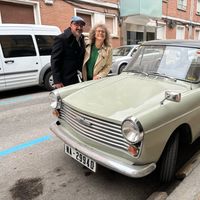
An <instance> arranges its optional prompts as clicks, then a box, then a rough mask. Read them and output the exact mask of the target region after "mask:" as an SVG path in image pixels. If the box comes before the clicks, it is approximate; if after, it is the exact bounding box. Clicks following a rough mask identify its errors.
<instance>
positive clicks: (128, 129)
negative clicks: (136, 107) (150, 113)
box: [122, 117, 144, 143]
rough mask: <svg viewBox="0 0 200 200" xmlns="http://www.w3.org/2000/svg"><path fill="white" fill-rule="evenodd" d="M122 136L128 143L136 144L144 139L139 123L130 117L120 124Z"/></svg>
mask: <svg viewBox="0 0 200 200" xmlns="http://www.w3.org/2000/svg"><path fill="white" fill-rule="evenodd" d="M122 134H123V135H124V137H125V139H126V140H127V141H128V142H130V143H138V142H140V141H141V140H142V139H143V137H144V132H143V128H142V125H141V123H140V122H139V121H138V120H137V119H135V118H133V117H131V118H128V119H125V120H124V121H123V123H122Z"/></svg>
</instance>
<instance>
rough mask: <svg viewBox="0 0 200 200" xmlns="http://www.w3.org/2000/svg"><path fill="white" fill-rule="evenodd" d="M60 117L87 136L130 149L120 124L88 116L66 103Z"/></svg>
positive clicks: (116, 146) (120, 147) (113, 145)
mask: <svg viewBox="0 0 200 200" xmlns="http://www.w3.org/2000/svg"><path fill="white" fill-rule="evenodd" d="M60 118H61V119H63V120H64V121H65V122H67V124H69V125H70V126H71V127H72V128H73V129H74V130H75V131H76V132H78V133H79V134H81V135H84V136H85V137H88V138H90V139H93V140H95V141H97V142H100V143H103V144H106V145H109V146H112V147H115V148H118V149H123V150H127V149H128V143H127V142H126V140H125V139H124V137H123V136H122V133H121V126H120V125H119V124H114V123H112V122H108V121H104V120H101V119H97V118H94V117H91V116H88V115H86V114H83V113H80V112H78V111H76V110H74V109H72V108H71V107H69V106H67V105H65V104H63V105H62V109H61V110H60Z"/></svg>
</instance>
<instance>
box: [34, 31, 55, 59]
mask: <svg viewBox="0 0 200 200" xmlns="http://www.w3.org/2000/svg"><path fill="white" fill-rule="evenodd" d="M35 38H36V41H37V45H38V48H39V54H40V55H41V56H47V55H51V49H52V45H53V43H54V38H55V36H52V35H36V36H35Z"/></svg>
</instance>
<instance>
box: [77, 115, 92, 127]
mask: <svg viewBox="0 0 200 200" xmlns="http://www.w3.org/2000/svg"><path fill="white" fill-rule="evenodd" d="M75 119H76V121H78V122H79V123H80V124H83V125H85V126H88V127H92V123H91V122H90V121H89V120H87V119H85V118H84V117H81V116H76V117H75Z"/></svg>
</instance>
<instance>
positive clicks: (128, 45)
mask: <svg viewBox="0 0 200 200" xmlns="http://www.w3.org/2000/svg"><path fill="white" fill-rule="evenodd" d="M137 46H139V45H138V44H127V45H122V46H119V47H116V49H117V48H121V47H137Z"/></svg>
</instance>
